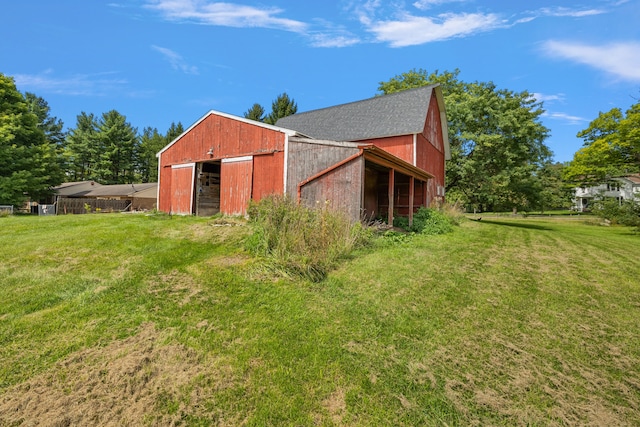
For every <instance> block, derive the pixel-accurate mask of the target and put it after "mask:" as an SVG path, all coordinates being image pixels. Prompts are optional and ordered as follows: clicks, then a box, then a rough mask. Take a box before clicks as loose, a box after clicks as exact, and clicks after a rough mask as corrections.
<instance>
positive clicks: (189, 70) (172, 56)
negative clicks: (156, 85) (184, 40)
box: [151, 45, 198, 74]
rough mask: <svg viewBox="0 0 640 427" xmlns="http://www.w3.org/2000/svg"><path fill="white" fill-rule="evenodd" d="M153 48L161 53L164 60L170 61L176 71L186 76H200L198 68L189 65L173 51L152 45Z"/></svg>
mask: <svg viewBox="0 0 640 427" xmlns="http://www.w3.org/2000/svg"><path fill="white" fill-rule="evenodd" d="M151 48H152V49H153V50H155V51H157V52H160V53H161V54H162V55H163V56H164V58H165V59H166V60H167V61H169V63H170V64H171V67H173V69H174V70H180V71H182V72H183V73H185V74H198V67H196V66H193V65H189V64H187V63H186V62H185V61H184V59H182V56H180V55H179V54H178V53H176V52H174V51H172V50H171V49H167V48H166V47H160V46H155V45H152V46H151Z"/></svg>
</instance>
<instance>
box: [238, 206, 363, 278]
mask: <svg viewBox="0 0 640 427" xmlns="http://www.w3.org/2000/svg"><path fill="white" fill-rule="evenodd" d="M248 213H249V218H250V221H251V223H252V225H253V230H254V231H253V234H252V235H251V236H250V237H249V238H248V239H247V247H248V248H249V250H250V251H251V252H252V253H254V254H257V255H260V256H263V257H265V258H266V259H267V260H268V261H269V262H270V264H271V266H272V267H274V268H275V269H276V270H278V271H281V272H283V273H285V274H292V275H295V276H301V277H305V278H308V279H310V280H313V281H319V280H322V279H324V277H325V276H326V275H327V273H328V272H329V271H331V270H332V269H333V268H335V267H336V265H337V263H338V261H340V260H341V259H343V258H345V257H346V256H347V255H349V253H350V252H351V251H352V250H353V249H355V248H357V247H358V246H361V245H363V244H365V243H366V242H367V241H368V240H369V238H370V237H371V232H370V231H369V230H368V229H367V228H365V227H363V226H362V225H361V224H360V223H356V224H352V223H351V222H350V221H349V219H348V218H347V217H346V216H344V215H343V214H342V213H341V212H337V211H333V210H332V209H330V208H329V207H326V206H325V207H322V208H317V209H311V208H308V207H305V206H302V205H299V204H297V203H295V202H294V201H293V200H291V199H289V198H286V197H280V196H271V197H267V198H264V199H262V200H261V201H260V202H258V203H255V202H254V203H251V205H250V207H249V212H248Z"/></svg>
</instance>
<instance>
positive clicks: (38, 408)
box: [0, 324, 240, 427]
mask: <svg viewBox="0 0 640 427" xmlns="http://www.w3.org/2000/svg"><path fill="white" fill-rule="evenodd" d="M160 338H161V337H160V335H159V333H158V331H157V330H156V329H155V327H154V325H153V324H145V325H143V326H142V327H141V328H140V331H139V333H138V334H137V335H135V336H132V337H130V338H127V339H124V340H120V341H116V342H114V343H112V344H110V345H109V346H107V347H104V348H91V349H87V350H84V351H80V352H78V353H75V354H73V355H71V356H70V357H69V358H67V359H66V360H64V361H62V362H59V363H58V364H56V365H55V366H54V367H53V368H52V369H50V370H49V371H47V372H45V373H43V374H41V375H39V376H37V377H34V378H32V379H31V380H29V381H27V382H25V383H22V384H19V385H16V386H14V387H12V388H11V389H9V390H8V391H7V392H6V393H5V394H4V395H2V396H1V397H0V426H50V427H58V426H60V427H62V426H87V425H100V426H125V425H163V426H172V425H178V424H180V423H181V420H183V419H184V418H185V417H188V416H191V417H198V419H201V420H204V421H206V420H209V421H210V422H211V423H212V424H217V425H236V424H240V420H239V419H236V420H233V419H225V418H224V417H223V413H222V412H221V411H216V410H215V409H214V410H212V409H211V407H210V406H209V407H208V409H207V410H206V411H205V409H204V408H205V405H204V403H205V401H207V400H211V395H212V393H213V392H214V391H215V390H219V389H222V388H226V387H230V386H232V384H233V375H232V372H231V369H230V368H224V366H223V367H221V366H216V367H215V368H214V367H212V366H211V365H203V360H202V357H201V356H199V355H198V354H197V353H196V352H194V351H193V350H190V349H188V348H185V347H183V346H179V345H162V344H160V341H161V340H160ZM203 375H207V380H206V381H207V385H208V387H201V386H199V378H202V376H203ZM212 385H213V387H212ZM214 421H215V422H214Z"/></svg>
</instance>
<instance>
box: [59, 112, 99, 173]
mask: <svg viewBox="0 0 640 427" xmlns="http://www.w3.org/2000/svg"><path fill="white" fill-rule="evenodd" d="M101 152H102V147H101V146H100V140H99V139H98V121H97V119H96V117H95V116H94V115H93V114H87V113H85V112H84V111H83V112H81V113H80V114H79V115H78V116H77V117H76V127H75V129H71V130H70V131H69V132H68V134H67V137H66V141H65V148H64V156H65V159H66V174H67V179H68V180H70V181H85V180H95V179H97V174H96V165H97V163H98V155H99V154H100V153H101Z"/></svg>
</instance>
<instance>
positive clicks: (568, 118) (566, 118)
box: [542, 112, 589, 125]
mask: <svg viewBox="0 0 640 427" xmlns="http://www.w3.org/2000/svg"><path fill="white" fill-rule="evenodd" d="M542 117H548V118H550V119H553V120H561V121H563V122H566V124H569V125H579V124H581V123H589V119H585V118H584V117H578V116H572V115H570V114H566V113H549V112H546V113H543V114H542Z"/></svg>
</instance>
